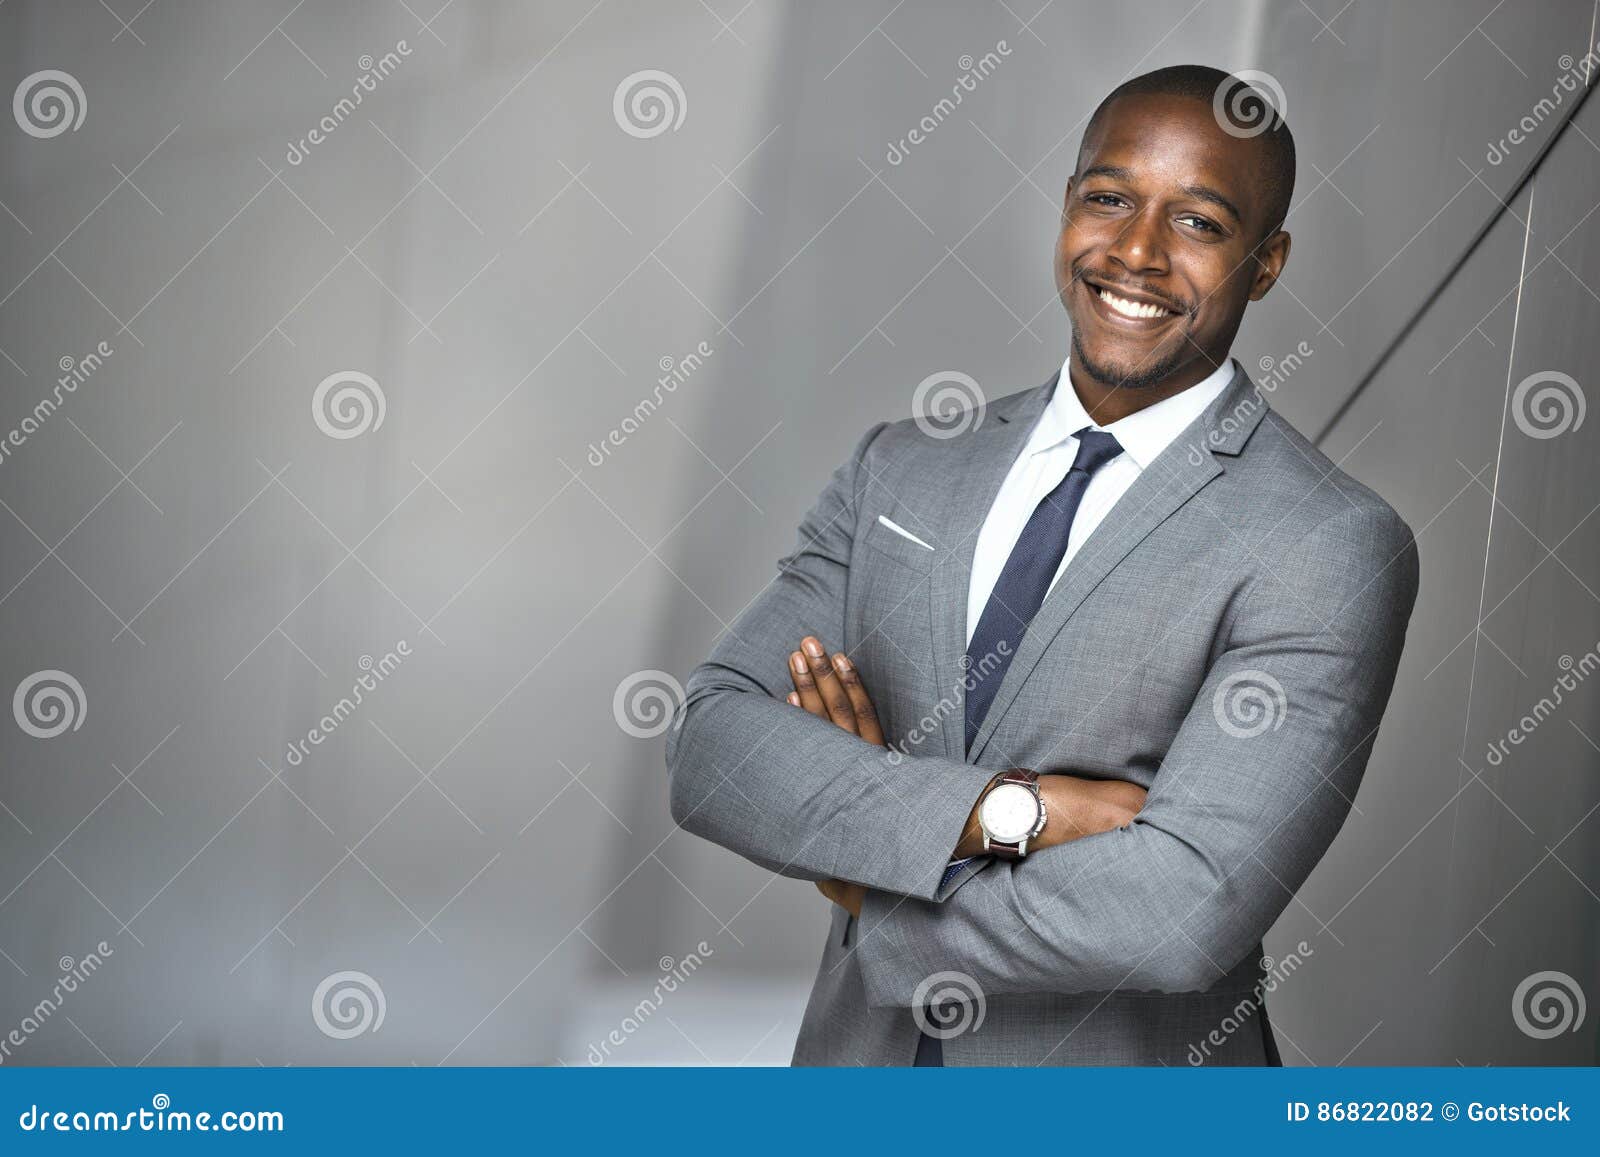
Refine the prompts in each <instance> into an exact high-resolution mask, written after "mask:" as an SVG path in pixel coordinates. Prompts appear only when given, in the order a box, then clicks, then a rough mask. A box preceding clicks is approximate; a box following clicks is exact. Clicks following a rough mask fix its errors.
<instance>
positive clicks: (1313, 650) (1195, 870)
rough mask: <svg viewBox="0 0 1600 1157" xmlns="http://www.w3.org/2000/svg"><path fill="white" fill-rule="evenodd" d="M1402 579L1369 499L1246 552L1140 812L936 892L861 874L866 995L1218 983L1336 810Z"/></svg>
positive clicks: (1191, 987) (1408, 563) (1393, 641)
mask: <svg viewBox="0 0 1600 1157" xmlns="http://www.w3.org/2000/svg"><path fill="white" fill-rule="evenodd" d="M1417 581H1418V564H1417V552H1416V545H1415V543H1414V541H1413V540H1412V536H1411V532H1410V530H1409V529H1408V528H1407V527H1406V525H1405V523H1404V522H1402V521H1401V520H1400V518H1399V516H1398V515H1396V514H1395V513H1394V512H1393V511H1392V510H1389V509H1388V508H1387V507H1383V506H1378V505H1373V506H1369V507H1366V508H1357V507H1351V508H1350V509H1349V510H1347V511H1345V512H1343V513H1341V514H1338V515H1335V516H1333V517H1332V518H1331V519H1329V520H1328V521H1326V522H1324V523H1322V524H1321V525H1319V526H1317V527H1315V528H1314V529H1313V530H1312V531H1311V532H1309V533H1308V534H1307V535H1306V536H1305V537H1304V538H1303V539H1302V540H1301V541H1300V542H1299V543H1297V544H1296V545H1295V546H1294V547H1293V548H1292V549H1290V550H1288V551H1285V552H1283V553H1282V555H1281V556H1279V555H1275V556H1274V557H1273V558H1272V559H1271V560H1270V565H1268V564H1267V563H1262V565H1261V571H1260V577H1259V578H1257V579H1256V580H1254V581H1253V585H1252V587H1251V588H1250V590H1249V592H1248V594H1247V595H1246V596H1245V598H1244V601H1243V602H1242V604H1241V606H1240V610H1239V613H1238V615H1237V616H1236V617H1235V620H1234V624H1233V627H1232V629H1231V632H1230V636H1229V639H1228V643H1227V649H1226V650H1225V651H1224V652H1223V653H1222V654H1221V655H1220V656H1219V657H1218V658H1217V660H1216V661H1214V662H1213V664H1212V666H1211V669H1210V671H1209V672H1208V674H1207V677H1206V679H1205V681H1204V683H1203V685H1202V686H1201V688H1200V691H1199V693H1198V695H1197V696H1196V698H1195V701H1194V705H1193V707H1192V708H1191V710H1190V711H1189V714H1188V715H1187V716H1186V718H1185V719H1184V722H1183V723H1182V725H1181V726H1180V728H1179V730H1178V732H1177V735H1176V737H1175V738H1174V741H1173V743H1172V744H1171V746H1170V748H1169V749H1168V751H1167V754H1166V758H1165V759H1164V760H1163V762H1162V766H1161V769H1160V770H1159V771H1158V772H1157V774H1156V776H1155V779H1154V782H1153V784H1152V786H1151V788H1150V792H1149V795H1148V797H1147V798H1146V801H1145V805H1144V808H1143V809H1142V810H1141V812H1140V813H1139V815H1138V817H1137V819H1136V820H1135V821H1134V822H1133V823H1132V824H1130V825H1128V826H1127V827H1124V828H1119V829H1116V830H1114V831H1110V832H1105V833H1102V834H1099V835H1094V836H1089V837H1086V838H1084V839H1080V840H1076V841H1073V842H1070V843H1066V844H1061V845H1058V846H1055V847H1051V848H1046V849H1043V850H1041V851H1039V852H1037V853H1035V854H1034V855H1031V856H1029V857H1028V858H1027V859H1026V860H1023V861H1021V862H1018V863H1014V864H1012V863H1001V862H995V863H993V864H991V865H989V866H988V869H987V870H986V871H984V872H982V874H980V875H978V876H976V877H975V878H973V879H972V880H971V881H970V882H968V883H967V884H966V885H965V886H964V887H962V888H960V889H959V890H958V891H956V892H954V894H952V895H950V896H949V897H948V898H947V899H946V900H945V901H944V902H943V903H940V904H937V905H935V904H927V903H922V902H920V901H918V900H906V899H903V898H901V897H898V896H886V895H883V894H881V893H876V892H868V893H867V897H866V901H865V903H864V904H863V906H862V913H861V921H860V924H859V927H860V934H859V936H858V938H857V941H856V954H857V957H858V959H859V960H860V964H861V968H862V972H863V975H864V978H865V982H866V991H867V1000H868V1003H869V1004H871V1005H875V1006H902V1007H903V1006H909V1005H910V1004H911V1003H912V992H913V990H914V989H915V988H916V986H917V984H918V983H919V982H921V981H922V980H924V979H925V978H926V977H928V976H930V975H932V974H933V973H935V972H939V971H941V970H945V969H957V970H960V971H962V972H964V973H966V974H968V975H969V976H970V977H971V978H972V979H973V981H974V982H975V983H976V985H977V987H978V988H979V989H980V990H981V991H983V992H984V993H986V994H989V995H996V994H1000V993H1012V992H1061V993H1071V992H1106V991H1111V990H1113V989H1126V990H1153V991H1159V992H1190V991H1202V990H1205V989H1207V988H1209V987H1210V986H1211V985H1213V984H1214V983H1216V981H1218V980H1219V979H1221V978H1222V977H1223V976H1224V975H1225V974H1226V973H1228V972H1229V971H1231V970H1232V969H1233V968H1234V967H1235V966H1236V965H1238V964H1239V963H1240V962H1241V961H1242V960H1243V959H1244V958H1245V956H1247V955H1248V954H1249V953H1250V952H1251V951H1252V950H1253V949H1254V947H1255V946H1256V945H1257V944H1259V943H1260V941H1261V938H1262V936H1263V935H1264V934H1265V933H1266V932H1267V930H1268V929H1269V928H1270V927H1271V926H1272V924H1273V922H1274V921H1275V920H1276V919H1277V917H1278V915H1279V914H1280V913H1281V912H1282V911H1283V909H1284V907H1285V906H1287V904H1288V902H1289V900H1290V899H1291V898H1292V897H1293V895H1294V893H1295V891H1296V890H1297V889H1298V888H1299V887H1300V885H1301V884H1302V883H1303V882H1304V880H1305V879H1306V877H1307V876H1308V875H1309V874H1310V872H1311V869H1312V868H1313V867H1315V866H1316V864H1317V861H1318V860H1320V859H1321V858H1322V855H1323V853H1324V852H1325V851H1326V850H1327V849H1328V847H1329V845H1330V844H1331V843H1332V842H1333V839H1334V836H1335V835H1337V834H1338V831H1339V828H1340V826H1341V825H1342V824H1343V823H1344V819H1345V816H1346V814H1347V812H1348V810H1349V808H1350V806H1351V803H1352V801H1353V799H1354V797H1355V794H1356V790H1357V788H1358V786H1359V785H1360V782H1361V776H1362V772H1363V770H1364V768H1365V766H1366V762H1367V757H1368V755H1369V753H1370V752H1371V750H1372V743H1373V739H1374V736H1375V735H1376V733H1377V729H1378V723H1379V720H1380V719H1381V718H1382V716H1383V710H1384V707H1385V705H1386V703H1387V702H1388V698H1389V692H1390V689H1391V688H1392V686H1393V683H1394V677H1395V670H1396V667H1397V666H1398V664H1399V659H1400V651H1401V647H1402V644H1403V642H1404V638H1405V629H1406V623H1407V621H1408V619H1409V617H1410V614H1411V607H1412V603H1413V602H1414V600H1415V598H1416V591H1417ZM1154 661H1159V658H1155V659H1154ZM1065 762H1070V761H1069V760H1068V761H1065Z"/></svg>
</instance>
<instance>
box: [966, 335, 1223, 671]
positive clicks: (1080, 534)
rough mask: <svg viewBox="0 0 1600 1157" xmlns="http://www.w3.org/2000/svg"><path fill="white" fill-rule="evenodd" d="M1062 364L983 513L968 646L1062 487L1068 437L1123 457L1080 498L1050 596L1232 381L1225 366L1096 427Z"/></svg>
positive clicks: (1068, 461)
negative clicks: (1036, 514) (1096, 437)
mask: <svg viewBox="0 0 1600 1157" xmlns="http://www.w3.org/2000/svg"><path fill="white" fill-rule="evenodd" d="M1070 361H1071V357H1070V355H1069V356H1068V361H1067V362H1063V363H1062V365H1061V377H1060V378H1059V379H1058V380H1057V382H1056V388H1055V391H1054V393H1053V394H1052V395H1051V398H1050V402H1049V404H1048V405H1047V406H1045V409H1044V413H1042V414H1040V415H1039V420H1038V422H1037V423H1036V424H1035V425H1034V427H1033V433H1032V434H1030V435H1029V437H1028V441H1027V444H1026V445H1024V446H1023V448H1022V453H1020V454H1019V455H1017V460H1016V461H1015V462H1014V463H1012V466H1011V472H1010V473H1009V474H1007V475H1006V480H1005V481H1004V482H1003V483H1001V484H1000V492H999V493H998V494H997V495H996V496H995V500H994V505H993V506H991V507H990V508H989V514H988V516H987V517H986V518H985V519H984V520H983V528H982V529H981V530H980V531H979V532H978V542H977V546H976V547H975V550H974V554H973V556H972V575H971V577H970V579H969V580H968V586H967V642H968V643H969V644H970V643H971V642H972V635H973V632H974V631H976V630H977V629H978V620H979V619H980V618H981V617H982V616H983V608H984V607H985V606H987V605H988V603H989V596H990V594H992V593H993V591H994V584H995V583H996V582H998V581H999V579H1000V572H1001V571H1002V570H1003V569H1004V568H1005V565H1006V559H1008V558H1010V557H1011V550H1012V548H1013V547H1015V546H1016V545H1017V539H1019V538H1021V537H1022V528H1023V527H1025V526H1026V525H1027V524H1028V519H1029V518H1031V517H1033V511H1034V508H1035V507H1036V506H1038V505H1039V502H1040V500H1041V499H1043V498H1044V496H1045V495H1046V494H1049V493H1050V492H1051V491H1052V490H1054V489H1055V488H1056V487H1057V486H1059V485H1060V484H1061V480H1062V479H1063V478H1065V477H1066V476H1067V471H1068V470H1070V469H1072V460H1073V459H1074V458H1075V457H1076V456H1077V453H1078V439H1077V438H1076V437H1074V434H1075V433H1076V432H1077V431H1079V430H1081V429H1083V428H1084V427H1085V426H1088V427H1090V428H1091V429H1095V430H1104V431H1105V432H1106V433H1108V434H1111V435H1113V436H1114V437H1115V438H1116V440H1117V442H1118V444H1119V445H1121V447H1122V453H1121V454H1118V455H1117V456H1116V457H1115V458H1113V459H1111V461H1109V462H1107V463H1106V464H1105V465H1104V466H1102V467H1100V469H1099V470H1097V471H1095V474H1094V477H1093V478H1091V479H1090V480H1089V487H1088V489H1087V490H1086V491H1085V492H1084V495H1083V501H1082V503H1081V504H1080V505H1079V506H1078V513H1077V515H1076V516H1075V517H1074V518H1073V520H1072V532H1071V534H1070V535H1068V537H1067V553H1066V554H1065V555H1064V556H1063V557H1062V559H1061V565H1060V566H1059V567H1057V568H1056V573H1055V578H1053V579H1051V580H1050V586H1051V589H1052V590H1053V589H1055V584H1056V583H1057V582H1060V581H1061V572H1062V571H1064V570H1066V569H1067V564H1068V563H1069V562H1071V561H1072V556H1073V555H1074V554H1076V553H1077V552H1078V550H1079V548H1081V547H1082V546H1083V543H1084V540H1085V539H1087V538H1088V537H1089V535H1090V534H1092V533H1093V532H1094V528H1095V527H1097V526H1099V525H1100V523H1101V522H1102V521H1103V520H1104V519H1105V517H1106V515H1107V514H1109V513H1110V512H1111V508H1112V507H1113V506H1115V505H1116V504H1117V500H1118V499H1119V498H1121V497H1122V496H1123V495H1124V494H1126V493H1127V491H1128V487H1130V486H1132V485H1133V484H1134V482H1135V481H1136V480H1137V479H1138V477H1139V475H1140V474H1142V473H1143V472H1144V471H1145V470H1147V469H1149V467H1150V463H1152V462H1154V461H1155V459H1156V456H1157V455H1158V454H1160V453H1161V451H1163V450H1165V449H1166V448H1167V447H1168V446H1169V445H1171V444H1172V442H1173V441H1174V440H1175V439H1176V438H1177V437H1178V435H1179V434H1181V433H1183V430H1184V428H1185V427H1186V426H1188V425H1189V423H1190V422H1192V421H1194V420H1195V419H1196V418H1198V417H1199V416H1200V415H1201V414H1202V413H1204V412H1205V408H1206V407H1207V406H1209V405H1210V404H1211V403H1212V402H1213V401H1214V400H1215V399H1216V397H1217V395H1219V394H1221V393H1222V391H1223V388H1224V387H1225V386H1226V385H1227V384H1228V382H1229V380H1230V379H1232V377H1233V369H1234V361H1233V359H1232V358H1229V359H1228V360H1227V361H1225V362H1223V363H1222V365H1220V366H1218V367H1217V368H1216V370H1215V371H1213V372H1212V373H1211V375H1210V376H1209V377H1207V378H1205V379H1204V380H1203V381H1200V382H1197V383H1195V384H1194V385H1192V386H1190V387H1189V388H1188V389H1187V390H1184V391H1183V392H1182V393H1181V394H1174V395H1173V396H1172V397H1170V398H1166V399H1164V400H1162V401H1160V402H1157V403H1156V404H1155V405H1153V406H1146V407H1145V408H1144V409H1142V410H1140V411H1138V412H1137V413H1134V414H1129V415H1128V416H1127V417H1126V418H1119V419H1118V420H1117V421H1115V422H1112V423H1111V424H1110V425H1109V426H1099V425H1096V424H1095V423H1094V421H1093V420H1091V419H1090V417H1089V414H1088V412H1087V411H1086V410H1085V409H1084V408H1083V403H1082V402H1080V401H1078V393H1077V391H1076V390H1074V389H1073V388H1072V380H1071V379H1070V378H1069V377H1068V376H1067V365H1068V364H1069V362H1070Z"/></svg>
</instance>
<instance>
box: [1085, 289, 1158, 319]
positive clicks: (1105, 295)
mask: <svg viewBox="0 0 1600 1157" xmlns="http://www.w3.org/2000/svg"><path fill="white" fill-rule="evenodd" d="M1090 288H1092V289H1093V291H1094V294H1095V296H1096V297H1098V298H1099V299H1100V300H1101V301H1103V302H1105V304H1106V305H1107V306H1109V307H1110V308H1111V309H1112V310H1114V311H1115V312H1117V313H1119V314H1121V315H1122V316H1123V317H1128V318H1133V319H1135V320H1143V319H1148V318H1153V317H1176V316H1177V314H1176V313H1175V312H1174V311H1173V310H1170V309H1167V308H1165V307H1164V306H1160V305H1156V304H1154V303H1153V302H1144V301H1134V300H1132V299H1131V298H1126V297H1119V296H1118V295H1117V294H1115V293H1112V292H1111V291H1110V290H1109V289H1102V288H1100V287H1099V286H1091V287H1090Z"/></svg>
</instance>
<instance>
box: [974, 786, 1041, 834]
mask: <svg viewBox="0 0 1600 1157" xmlns="http://www.w3.org/2000/svg"><path fill="white" fill-rule="evenodd" d="M978 822H979V823H980V824H982V825H983V830H984V831H985V832H986V833H987V834H988V836H989V838H990V839H991V840H997V841H998V842H1000V843H1002V844H1014V843H1017V842H1018V841H1019V840H1022V839H1024V838H1025V837H1027V836H1028V835H1030V834H1031V833H1032V832H1033V829H1034V827H1035V826H1036V825H1037V824H1038V822H1039V797H1038V796H1036V795H1034V794H1033V792H1031V791H1029V790H1028V789H1027V788H1025V787H1023V786H1022V785H1021V784H1020V783H1002V784H1001V785H1000V786H998V787H996V788H995V789H994V790H993V791H991V792H990V793H989V794H988V795H986V796H984V797H983V806H982V807H980V808H979V809H978Z"/></svg>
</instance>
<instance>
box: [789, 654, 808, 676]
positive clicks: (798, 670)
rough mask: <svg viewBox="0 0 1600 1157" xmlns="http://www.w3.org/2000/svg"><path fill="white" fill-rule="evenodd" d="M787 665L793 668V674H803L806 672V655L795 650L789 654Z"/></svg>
mask: <svg viewBox="0 0 1600 1157" xmlns="http://www.w3.org/2000/svg"><path fill="white" fill-rule="evenodd" d="M789 666H791V667H793V668H794V671H795V674H797V675H804V674H805V673H806V657H805V656H804V655H802V654H801V653H800V652H799V651H796V652H795V653H794V654H792V655H790V656H789Z"/></svg>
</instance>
